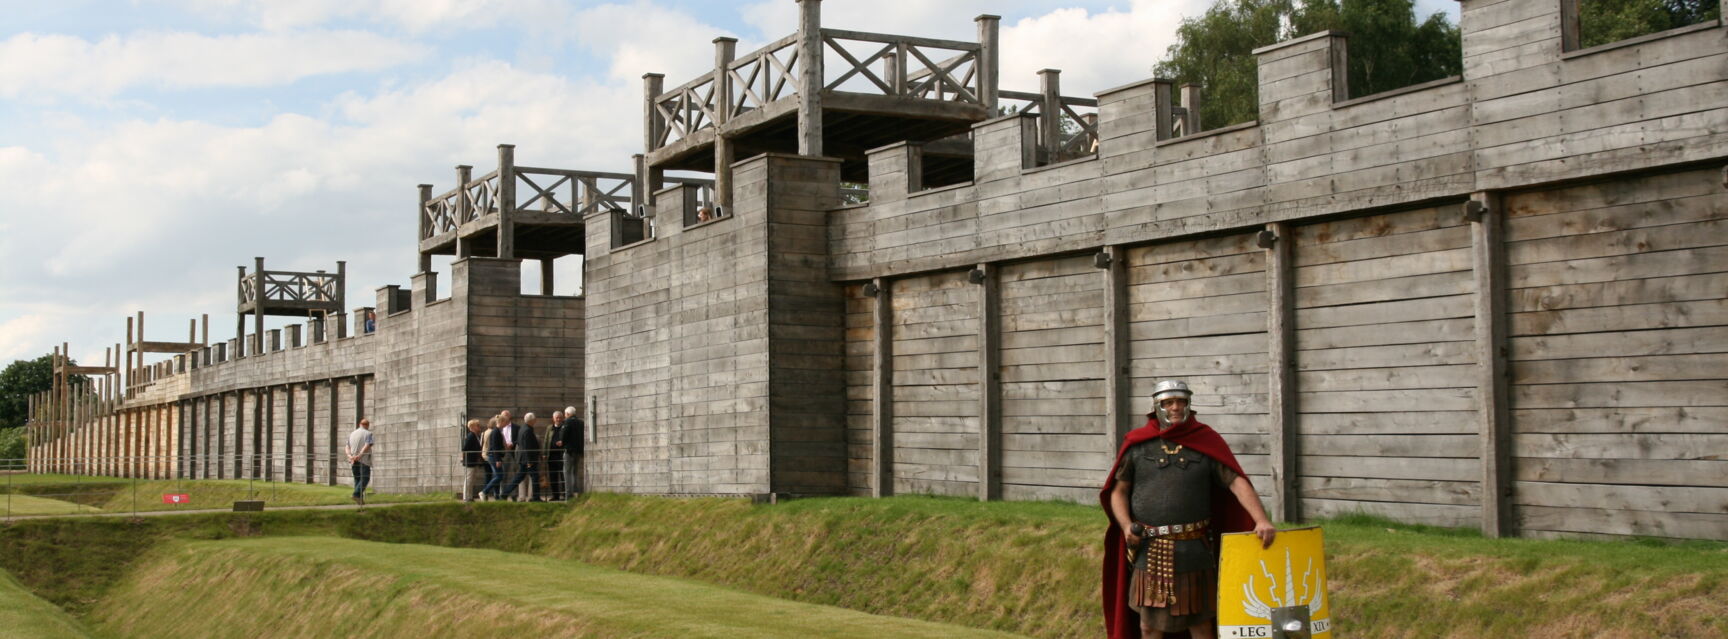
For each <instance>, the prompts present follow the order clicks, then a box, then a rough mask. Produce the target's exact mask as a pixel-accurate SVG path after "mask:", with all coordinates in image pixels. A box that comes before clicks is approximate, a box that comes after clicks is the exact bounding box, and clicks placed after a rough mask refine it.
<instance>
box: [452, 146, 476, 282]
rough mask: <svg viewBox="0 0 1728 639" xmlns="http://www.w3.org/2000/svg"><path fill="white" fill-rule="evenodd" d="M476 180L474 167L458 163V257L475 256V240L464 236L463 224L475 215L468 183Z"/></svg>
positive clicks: (456, 213) (456, 220) (456, 223)
mask: <svg viewBox="0 0 1728 639" xmlns="http://www.w3.org/2000/svg"><path fill="white" fill-rule="evenodd" d="M473 181H474V167H472V166H469V165H466V164H458V165H456V211H455V216H456V219H455V226H456V259H462V258H465V257H473V256H474V242H472V241H470V240H469V239H468V238H465V237H462V225H463V224H464V223H466V222H467V221H468V220H469V219H470V218H473V217H474V202H473V201H471V200H469V199H468V183H469V182H473Z"/></svg>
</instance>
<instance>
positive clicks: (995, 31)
mask: <svg viewBox="0 0 1728 639" xmlns="http://www.w3.org/2000/svg"><path fill="white" fill-rule="evenodd" d="M972 20H973V22H976V23H978V60H977V61H976V62H974V63H973V64H974V65H975V66H976V67H977V69H978V73H977V76H978V100H979V102H982V103H983V106H984V113H986V114H988V115H989V116H991V117H995V116H996V107H997V95H996V91H997V88H998V86H999V85H1000V84H1001V81H1000V78H1001V73H1002V58H1001V56H1002V50H1001V30H1002V16H993V15H989V14H985V15H981V16H978V17H976V18H973V19H972Z"/></svg>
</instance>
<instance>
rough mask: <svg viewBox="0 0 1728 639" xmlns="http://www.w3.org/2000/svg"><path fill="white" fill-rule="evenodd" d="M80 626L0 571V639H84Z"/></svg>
mask: <svg viewBox="0 0 1728 639" xmlns="http://www.w3.org/2000/svg"><path fill="white" fill-rule="evenodd" d="M88 636H89V635H88V634H85V632H84V629H83V627H82V626H81V625H80V624H79V623H78V622H77V621H73V620H72V618H71V617H69V616H67V615H66V613H65V612H63V611H61V610H60V609H59V608H55V607H54V604H51V603H48V602H46V601H43V600H41V599H39V598H37V597H36V595H33V594H30V591H28V590H25V589H24V587H23V586H21V585H19V584H18V582H17V581H16V580H14V579H12V576H11V575H8V574H6V573H3V572H0V637H20V638H23V637H29V638H31V639H61V638H62V637H66V638H71V637H88Z"/></svg>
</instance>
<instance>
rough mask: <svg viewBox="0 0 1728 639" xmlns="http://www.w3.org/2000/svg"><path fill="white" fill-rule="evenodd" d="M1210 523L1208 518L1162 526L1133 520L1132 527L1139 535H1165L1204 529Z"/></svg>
mask: <svg viewBox="0 0 1728 639" xmlns="http://www.w3.org/2000/svg"><path fill="white" fill-rule="evenodd" d="M1210 525H1212V520H1210V519H1202V520H1200V521H1196V522H1194V523H1189V524H1166V525H1163V526H1147V525H1145V524H1142V523H1140V522H1134V527H1135V528H1139V529H1140V532H1138V533H1135V534H1138V535H1140V536H1141V537H1164V536H1167V535H1180V534H1183V533H1190V532H1194V531H1197V530H1205V529H1206V527H1207V526H1210ZM1129 532H1133V531H1132V530H1130V531H1129Z"/></svg>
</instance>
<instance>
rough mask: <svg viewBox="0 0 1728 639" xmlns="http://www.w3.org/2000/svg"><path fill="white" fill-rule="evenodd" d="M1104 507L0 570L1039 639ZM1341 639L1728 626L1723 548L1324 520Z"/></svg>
mask: <svg viewBox="0 0 1728 639" xmlns="http://www.w3.org/2000/svg"><path fill="white" fill-rule="evenodd" d="M1103 524H1104V518H1103V515H1102V514H1101V513H1099V512H1098V510H1097V509H1096V508H1095V507H1088V506H1082V505H1075V504H1063V503H978V502H976V501H972V500H964V499H943V498H929V497H896V498H892V499H882V500H870V499H844V498H836V499H810V500H798V501H793V502H788V503H784V504H780V505H776V506H765V505H763V506H753V505H751V504H749V503H747V502H744V501H741V500H720V499H663V498H653V497H630V496H622V495H595V496H592V497H588V498H586V499H584V500H582V501H580V502H578V503H576V504H574V505H571V506H564V505H559V504H480V505H478V506H477V507H475V508H473V509H464V508H462V507H460V506H458V505H454V504H445V505H428V506H419V507H400V508H381V509H372V510H369V511H366V512H330V511H301V512H273V513H263V514H257V515H238V514H223V515H215V514H212V515H196V516H184V517H166V518H147V519H145V520H139V521H136V522H128V521H122V520H107V521H94V520H89V519H80V520H72V519H63V520H37V521H29V520H24V521H21V522H20V523H17V524H14V525H12V526H10V527H8V528H5V529H0V565H4V566H5V567H6V568H7V569H8V570H11V571H13V572H14V573H15V574H17V575H18V576H19V579H20V580H21V581H23V582H24V583H25V584H27V585H28V586H29V587H30V588H32V589H33V590H34V591H35V592H37V593H38V594H39V595H41V596H42V597H43V598H45V599H47V600H49V601H51V602H54V603H56V604H58V605H62V606H65V607H67V608H68V609H69V610H72V611H73V612H74V613H77V614H82V613H84V612H86V611H89V610H92V609H94V608H95V607H96V606H97V605H98V604H99V602H100V601H101V600H102V599H103V598H104V597H105V596H107V594H108V593H110V592H111V591H112V589H113V587H114V584H115V583H118V582H119V581H120V580H121V579H122V578H124V577H125V575H127V574H128V571H129V570H130V569H131V567H132V566H135V565H137V564H136V562H137V561H138V560H137V557H139V556H142V555H143V554H145V553H147V552H149V551H150V550H152V549H154V548H159V547H163V545H164V544H165V543H167V542H175V541H177V540H185V539H226V538H233V537H280V536H296V535H325V536H339V537H347V538H355V539H365V540H372V541H384V542H395V543H419V544H431V545H438V546H447V547H471V548H488V549H495V550H504V551H510V552H518V553H528V554H534V555H539V556H545V557H552V558H559V559H572V560H576V561H579V562H583V563H585V564H589V565H594V566H603V567H609V568H613V569H619V570H625V571H629V572H632V573H637V574H645V575H661V576H675V577H684V578H690V579H695V580H699V581H702V582H705V583H711V584H719V585H724V586H728V587H731V588H736V589H740V590H745V591H749V592H753V593H757V594H761V595H767V596H770V597H777V598H782V599H788V600H794V601H800V602H805V603H814V604H824V605H834V606H840V607H844V608H849V609H854V610H859V611H863V612H868V613H872V614H879V615H891V616H896V617H907V618H915V619H923V620H929V621H936V622H942V623H951V624H957V625H961V626H967V627H974V628H989V629H996V630H1002V631H1007V632H1013V633H1017V634H1025V635H1030V636H1037V637H1092V636H1096V635H1097V630H1098V627H1099V623H1100V622H1099V613H1098V603H1097V588H1098V576H1097V575H1098V561H1099V557H1100V553H1101V549H1100V547H1099V545H1100V542H1101V541H1102V539H1101V538H1102V534H1103ZM1325 530H1326V538H1327V551H1328V557H1329V559H1328V573H1329V575H1330V577H1331V584H1330V588H1329V590H1330V593H1329V594H1330V596H1331V598H1332V602H1333V605H1334V606H1335V608H1334V609H1335V616H1334V621H1335V623H1336V624H1337V625H1338V627H1339V633H1340V636H1354V637H1400V638H1402V637H1408V638H1451V637H1489V636H1503V637H1512V636H1517V637H1522V636H1545V637H1601V636H1657V637H1718V636H1728V544H1722V543H1712V542H1687V543H1668V542H1660V541H1654V540H1636V541H1622V542H1602V541H1552V540H1524V539H1509V540H1495V539H1484V538H1482V537H1481V536H1480V535H1478V534H1476V533H1474V532H1473V531H1460V530H1449V529H1438V528H1428V527H1421V526H1406V525H1399V524H1392V523H1389V522H1386V521H1384V520H1379V519H1374V518H1369V517H1347V518H1342V519H1338V520H1334V521H1330V522H1325Z"/></svg>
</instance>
